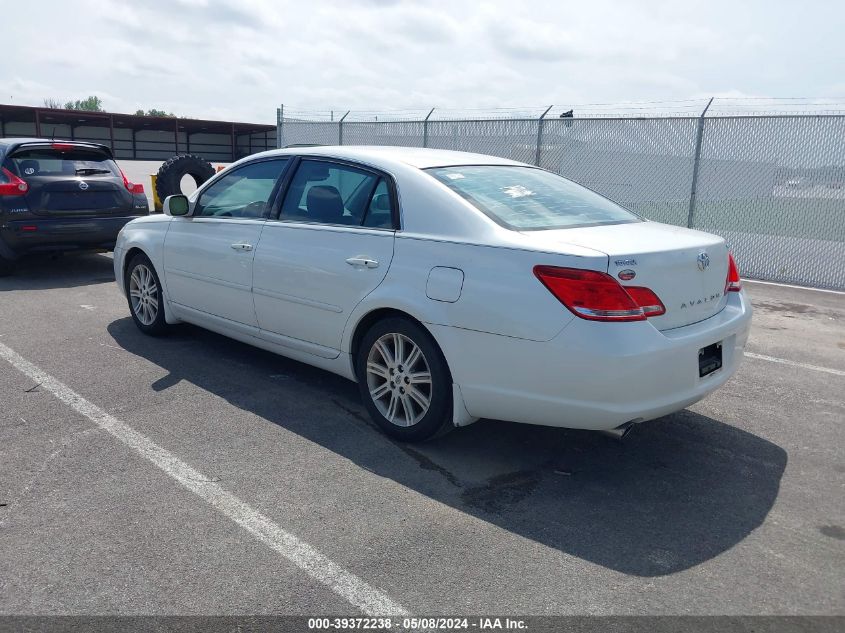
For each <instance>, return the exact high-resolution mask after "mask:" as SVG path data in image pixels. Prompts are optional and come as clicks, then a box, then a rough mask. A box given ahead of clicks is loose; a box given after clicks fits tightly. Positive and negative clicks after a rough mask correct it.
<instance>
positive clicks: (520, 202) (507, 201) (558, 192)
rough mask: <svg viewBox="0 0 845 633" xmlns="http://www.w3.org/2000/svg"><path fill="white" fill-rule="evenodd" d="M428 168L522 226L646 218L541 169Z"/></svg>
mask: <svg viewBox="0 0 845 633" xmlns="http://www.w3.org/2000/svg"><path fill="white" fill-rule="evenodd" d="M426 171H427V172H428V173H429V174H431V175H432V176H434V177H435V178H436V179H437V180H439V181H440V182H442V183H443V184H445V185H446V186H447V187H449V188H450V189H451V190H452V191H454V192H455V193H457V194H459V195H460V196H462V197H463V198H465V199H466V200H468V201H469V202H470V203H472V204H473V205H474V206H475V207H477V208H478V209H479V210H480V211H482V212H483V213H485V214H487V215H488V216H490V217H491V218H492V219H494V220H495V221H497V222H498V223H500V224H503V225H505V226H507V227H508V228H510V229H514V230H518V231H521V230H538V229H565V228H572V227H576V226H593V225H596V224H621V223H626V222H640V221H641V220H640V218H639V217H637V216H636V215H634V214H633V213H631V212H630V211H626V210H625V209H623V208H622V207H620V206H619V205H618V204H616V203H615V202H611V201H610V200H608V199H607V198H605V197H603V196H600V195H599V194H597V193H595V192H593V191H590V190H589V189H586V188H585V187H582V186H581V185H577V184H575V183H574V182H572V181H571V180H567V179H566V178H562V177H561V176H558V175H556V174H553V173H551V172H548V171H544V170H542V169H534V168H533V167H518V166H508V165H468V166H461V167H436V168H432V169H427V170H426Z"/></svg>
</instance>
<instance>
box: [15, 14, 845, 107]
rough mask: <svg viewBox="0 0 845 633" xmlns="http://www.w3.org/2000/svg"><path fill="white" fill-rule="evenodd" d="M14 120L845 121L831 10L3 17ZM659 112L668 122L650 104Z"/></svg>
mask: <svg viewBox="0 0 845 633" xmlns="http://www.w3.org/2000/svg"><path fill="white" fill-rule="evenodd" d="M2 9H3V34H4V36H3V38H2V42H3V44H2V46H3V54H2V58H3V62H2V64H0V86H2V90H3V91H4V92H3V94H2V95H0V103H13V104H21V105H43V102H44V99H46V98H52V99H57V100H59V101H61V102H66V101H68V100H75V99H81V98H85V97H87V96H88V95H98V96H99V97H100V98H101V99H102V100H103V102H104V106H105V108H106V109H107V110H110V111H114V112H135V111H136V110H137V109H139V108H140V109H149V108H156V109H161V110H165V111H168V112H174V113H175V114H177V115H179V116H185V117H195V118H215V119H224V120H236V121H248V122H261V123H274V122H275V116H276V108H277V107H278V106H279V104H282V103H284V104H285V108H286V111H288V112H301V111H329V110H334V111H337V112H343V111H345V110H350V109H351V110H365V111H384V110H393V109H415V110H416V109H419V110H427V109H428V108H430V107H435V106H436V107H438V108H447V109H448V108H451V109H490V108H527V107H534V108H540V110H542V109H543V107H545V106H546V105H548V104H556V105H558V106H578V105H579V104H594V103H620V102H650V101H674V102H675V103H674V106H673V107H680V108H683V107H690V108H692V107H693V106H694V107H698V105H697V102H694V101H690V102H687V101H685V100H701V99H702V98H703V97H709V96H713V95H716V96H725V97H734V98H736V97H801V98H804V97H810V98H819V97H824V98H830V99H831V100H833V101H839V102H843V103H845V73H843V71H844V70H845V37H843V35H842V33H843V32H844V31H845V29H844V28H843V27H845V3H843V2H837V1H834V0H830V1H827V2H822V1H813V0H809V1H802V2H800V3H798V2H795V1H794V0H791V1H789V2H786V1H782V0H770V1H768V2H763V1H761V2H757V1H751V0H749V1H743V0H732V1H730V2H723V1H722V0H709V1H708V2H698V1H694V0H675V1H669V2H663V1H657V0H655V1H647V0H640V1H636V0H628V1H623V0H578V1H577V2H571V1H567V0H558V1H557V2H537V1H532V0H490V1H462V0H431V1H428V0H417V1H413V0H404V1H403V0H338V1H324V0H307V1H300V2H294V1H288V0H278V1H274V0H136V1H133V2H128V1H127V2H118V1H108V0H74V1H73V2H69V1H67V0H55V1H54V0H41V1H39V2H37V3H32V2H30V3H24V2H11V0H4V1H3V7H2ZM644 107H646V108H650V107H658V106H652V105H651V104H646V105H645V106H644Z"/></svg>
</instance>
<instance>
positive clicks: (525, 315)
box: [343, 234, 607, 351]
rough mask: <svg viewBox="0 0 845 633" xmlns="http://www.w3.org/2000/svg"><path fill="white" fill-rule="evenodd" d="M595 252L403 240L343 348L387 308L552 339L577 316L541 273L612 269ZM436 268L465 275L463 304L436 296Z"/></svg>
mask: <svg viewBox="0 0 845 633" xmlns="http://www.w3.org/2000/svg"><path fill="white" fill-rule="evenodd" d="M588 252H589V251H586V252H585V254H582V255H566V254H561V253H543V252H536V251H527V250H520V249H514V248H508V247H502V246H490V245H482V244H468V243H460V242H452V241H445V240H435V239H430V238H424V237H422V236H414V235H407V234H406V235H402V234H399V235H397V237H396V242H395V253H394V257H393V262H392V264H391V266H390V270H389V271H388V274H387V276H386V277H385V279H384V281H383V282H382V283H381V285H380V286H379V287H378V288H376V290H374V291H373V292H372V293H371V294H370V295H368V296H367V297H366V299H364V301H362V302H361V304H360V305H359V306H358V307H357V308H356V309H355V311H353V313H352V314H351V316H350V319H349V322H348V325H347V328H346V330H347V331H346V334H345V336H344V346H343V349H344V351H349V350H350V342H351V338H352V334H353V333H354V330H355V327H356V325H357V323H358V322H360V320H361V319H362V318H363V317H364V316H365V315H366V314H368V313H369V312H371V311H373V310H376V309H379V308H393V309H397V310H402V311H404V312H407V313H408V314H410V315H411V316H413V317H415V318H416V319H418V320H420V321H422V322H423V323H428V324H435V325H442V326H449V327H454V328H462V329H466V330H475V331H479V332H487V333H491V334H498V335H502V336H509V337H514V338H519V339H528V340H532V341H548V340H551V339H552V338H554V336H555V335H557V334H558V333H559V332H560V331H561V330H562V329H563V328H564V327H566V325H567V324H568V323H569V322H570V321H571V320H572V319H573V318H575V317H574V316H573V315H572V313H571V312H569V311H568V310H567V309H566V308H565V307H564V306H563V305H561V304H560V302H558V300H557V299H555V297H554V296H552V294H551V293H550V292H549V291H548V290H547V289H546V288H545V287H544V286H543V285H542V284H541V283H540V281H539V280H538V279H537V278H536V277H535V276H534V273H533V268H534V266H536V265H538V264H546V265H554V266H573V267H578V268H589V269H592V270H601V271H603V270H606V269H607V257H606V256H600V255H597V254H590V255H588V254H586V253H588ZM435 267H446V268H452V269H458V270H460V271H462V272H463V284H462V287H461V288H460V296H459V298H458V299H457V301H453V302H450V301H442V300H436V299H432V298H429V296H428V294H427V286H428V281H429V275H430V274H431V271H432V269H433V268H435Z"/></svg>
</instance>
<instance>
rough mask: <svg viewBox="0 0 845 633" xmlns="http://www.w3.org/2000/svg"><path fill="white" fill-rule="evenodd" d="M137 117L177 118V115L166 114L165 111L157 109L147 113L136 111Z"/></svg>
mask: <svg viewBox="0 0 845 633" xmlns="http://www.w3.org/2000/svg"><path fill="white" fill-rule="evenodd" d="M135 116H168V117H175V116H176V115H175V114H173V113H172V112H165V111H164V110H156V109H155V108H150V109H149V110H147V111H146V112H144V111H143V110H136V111H135Z"/></svg>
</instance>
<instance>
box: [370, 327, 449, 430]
mask: <svg viewBox="0 0 845 633" xmlns="http://www.w3.org/2000/svg"><path fill="white" fill-rule="evenodd" d="M355 370H356V374H357V377H358V388H359V390H360V392H361V399H362V400H363V402H364V406H365V407H366V408H367V412H368V413H369V414H370V417H371V418H372V420H373V421H374V422H375V423H376V424H377V425H378V426H379V428H380V429H381V430H382V431H384V432H385V433H386V434H387V435H389V436H391V437H394V438H396V439H398V440H403V441H406V442H421V441H424V440H428V439H431V438H432V437H435V436H437V435H439V434H442V432H445V430H448V429H449V428H451V424H452V377H451V374H450V373H449V367H448V366H447V364H446V359H445V358H444V357H443V353H442V352H441V351H440V348H439V347H438V346H437V343H436V342H435V341H434V339H433V338H432V337H431V335H430V334H429V333H428V332H427V331H426V330H425V329H424V328H423V327H421V326H420V325H419V324H417V323H415V322H414V321H411V320H410V319H407V318H404V317H391V318H387V319H384V320H383V321H379V322H378V323H376V324H375V325H373V326H372V327H371V328H370V329H369V331H368V332H367V333H366V334H365V335H364V338H363V339H362V341H361V344H360V346H359V348H358V351H357V353H356V356H355Z"/></svg>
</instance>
